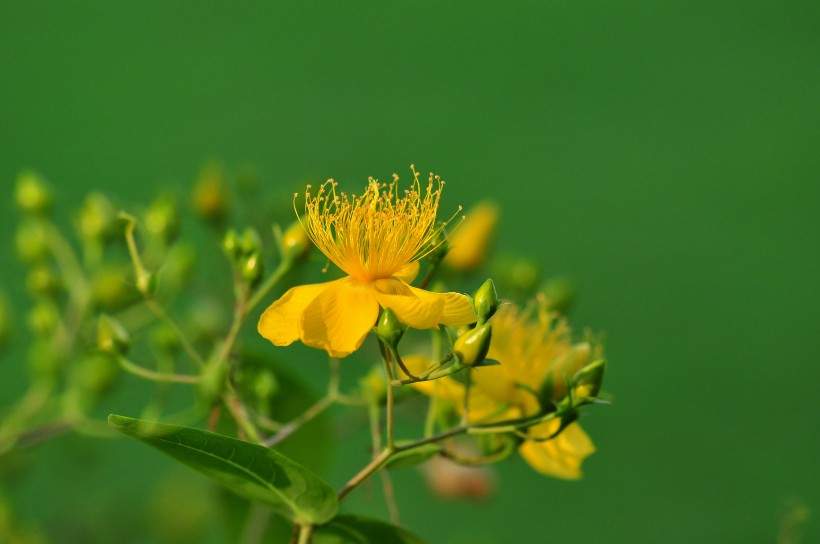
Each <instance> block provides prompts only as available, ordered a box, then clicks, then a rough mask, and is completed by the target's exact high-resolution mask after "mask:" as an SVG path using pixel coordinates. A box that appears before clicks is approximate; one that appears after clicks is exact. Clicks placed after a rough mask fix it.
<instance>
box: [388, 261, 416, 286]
mask: <svg viewBox="0 0 820 544" xmlns="http://www.w3.org/2000/svg"><path fill="white" fill-rule="evenodd" d="M419 268H421V266H420V265H419V262H418V261H413V262H412V263H410V264H406V265H404V266H403V267H401V268H400V269H399V271H398V272H396V273H395V274H393V277H394V278H397V279H400V280H401V281H403V282H405V283H413V280H414V279H416V276H418V275H419Z"/></svg>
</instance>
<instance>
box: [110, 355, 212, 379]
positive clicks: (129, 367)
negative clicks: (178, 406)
mask: <svg viewBox="0 0 820 544" xmlns="http://www.w3.org/2000/svg"><path fill="white" fill-rule="evenodd" d="M117 361H118V362H119V364H120V366H121V367H122V369H123V370H125V371H126V372H130V373H131V374H134V375H135V376H139V377H140V378H145V379H146V380H151V381H155V382H170V383H187V384H194V383H198V382H199V379H200V377H199V376H191V375H188V374H170V373H165V372H157V371H155V370H149V369H147V368H145V367H143V366H140V365H138V364H135V363H133V362H131V361H129V360H128V359H127V358H125V357H122V356H120V357H118V358H117Z"/></svg>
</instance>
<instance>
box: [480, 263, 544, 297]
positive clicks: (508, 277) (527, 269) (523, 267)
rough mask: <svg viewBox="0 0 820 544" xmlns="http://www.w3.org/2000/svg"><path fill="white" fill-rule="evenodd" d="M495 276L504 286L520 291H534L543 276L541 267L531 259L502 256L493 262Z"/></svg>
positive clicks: (526, 292)
mask: <svg viewBox="0 0 820 544" xmlns="http://www.w3.org/2000/svg"><path fill="white" fill-rule="evenodd" d="M492 270H493V276H494V277H496V279H498V281H499V283H500V284H501V285H502V287H503V288H505V289H507V288H509V289H511V290H514V291H517V292H519V293H525V294H528V293H532V292H533V291H534V290H535V288H536V286H537V285H538V281H539V280H540V278H541V269H540V268H539V267H538V265H537V264H536V263H534V262H533V261H531V260H530V259H526V258H523V257H509V256H507V257H502V258H500V259H497V260H496V261H495V262H494V263H493V267H492Z"/></svg>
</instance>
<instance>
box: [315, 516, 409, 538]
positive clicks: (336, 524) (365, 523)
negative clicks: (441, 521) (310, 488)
mask: <svg viewBox="0 0 820 544" xmlns="http://www.w3.org/2000/svg"><path fill="white" fill-rule="evenodd" d="M388 542H389V543H390V544H424V541H423V540H421V539H420V538H419V537H417V536H416V535H414V534H412V533H410V532H409V531H407V530H405V529H402V528H401V527H396V526H395V525H390V524H389V523H384V522H383V521H377V520H373V519H367V518H362V517H359V516H350V515H346V516H339V517H337V518H335V519H334V520H333V521H331V522H330V523H328V524H327V525H324V526H322V527H319V528H318V529H317V530H316V532H315V533H314V535H313V544H387V543H388Z"/></svg>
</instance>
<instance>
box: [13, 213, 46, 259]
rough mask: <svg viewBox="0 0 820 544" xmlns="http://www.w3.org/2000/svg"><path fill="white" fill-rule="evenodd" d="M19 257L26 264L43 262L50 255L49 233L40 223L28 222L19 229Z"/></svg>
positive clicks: (16, 239)
mask: <svg viewBox="0 0 820 544" xmlns="http://www.w3.org/2000/svg"><path fill="white" fill-rule="evenodd" d="M15 243H16V245H17V255H18V256H19V257H20V260H21V261H23V262H24V263H34V262H38V261H42V260H43V259H45V257H46V256H47V255H48V253H49V247H48V233H47V232H46V229H45V226H44V225H43V224H42V223H41V222H39V221H34V220H30V221H26V222H25V223H23V224H22V225H20V226H19V227H18V228H17V234H16V236H15Z"/></svg>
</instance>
